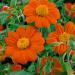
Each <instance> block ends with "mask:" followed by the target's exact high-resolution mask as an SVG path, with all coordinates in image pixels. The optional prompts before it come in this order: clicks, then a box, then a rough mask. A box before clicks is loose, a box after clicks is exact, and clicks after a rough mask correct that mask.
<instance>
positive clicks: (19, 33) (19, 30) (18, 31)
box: [16, 26, 25, 37]
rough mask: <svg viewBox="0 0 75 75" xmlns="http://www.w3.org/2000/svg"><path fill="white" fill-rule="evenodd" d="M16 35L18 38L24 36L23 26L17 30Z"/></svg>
mask: <svg viewBox="0 0 75 75" xmlns="http://www.w3.org/2000/svg"><path fill="white" fill-rule="evenodd" d="M16 33H17V34H18V35H19V37H24V36H25V28H24V27H23V26H20V27H19V28H17V30H16Z"/></svg>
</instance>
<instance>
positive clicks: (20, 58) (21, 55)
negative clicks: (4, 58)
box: [12, 51, 28, 64]
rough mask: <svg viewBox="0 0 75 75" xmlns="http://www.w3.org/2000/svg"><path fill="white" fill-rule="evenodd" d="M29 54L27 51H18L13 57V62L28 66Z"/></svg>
mask: <svg viewBox="0 0 75 75" xmlns="http://www.w3.org/2000/svg"><path fill="white" fill-rule="evenodd" d="M27 56H28V53H27V52H25V51H16V52H15V53H14V54H13V55H12V59H13V62H15V63H20V64H26V63H27V62H28V57H27Z"/></svg>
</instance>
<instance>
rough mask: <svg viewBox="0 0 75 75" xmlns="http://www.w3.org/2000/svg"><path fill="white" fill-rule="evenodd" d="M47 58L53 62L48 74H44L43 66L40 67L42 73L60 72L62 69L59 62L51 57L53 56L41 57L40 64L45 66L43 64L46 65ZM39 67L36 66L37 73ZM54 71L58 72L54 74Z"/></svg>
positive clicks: (51, 74) (52, 73) (50, 74)
mask: <svg viewBox="0 0 75 75" xmlns="http://www.w3.org/2000/svg"><path fill="white" fill-rule="evenodd" d="M48 60H50V61H52V62H54V65H53V68H52V71H51V72H50V73H48V74H45V71H44V68H42V75H58V73H60V72H62V71H63V69H62V66H61V64H60V62H59V61H58V60H57V59H56V58H53V57H51V56H49V57H45V58H43V59H42V60H41V64H42V65H43V66H45V65H46V62H47V61H48ZM40 69H41V67H38V68H37V73H39V71H40ZM55 72H58V73H57V74H55Z"/></svg>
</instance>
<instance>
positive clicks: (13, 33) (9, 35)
mask: <svg viewBox="0 0 75 75" xmlns="http://www.w3.org/2000/svg"><path fill="white" fill-rule="evenodd" d="M8 37H12V38H15V39H16V40H17V39H19V36H18V34H16V32H12V31H9V32H8Z"/></svg>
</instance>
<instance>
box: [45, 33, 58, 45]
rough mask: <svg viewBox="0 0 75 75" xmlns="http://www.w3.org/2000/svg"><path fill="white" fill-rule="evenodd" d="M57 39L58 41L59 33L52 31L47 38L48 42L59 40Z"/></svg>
mask: <svg viewBox="0 0 75 75" xmlns="http://www.w3.org/2000/svg"><path fill="white" fill-rule="evenodd" d="M57 41H58V35H57V33H56V32H51V33H49V34H48V37H47V39H46V43H47V44H50V43H53V42H57Z"/></svg>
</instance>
